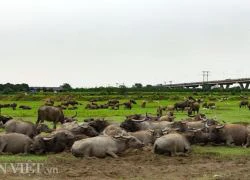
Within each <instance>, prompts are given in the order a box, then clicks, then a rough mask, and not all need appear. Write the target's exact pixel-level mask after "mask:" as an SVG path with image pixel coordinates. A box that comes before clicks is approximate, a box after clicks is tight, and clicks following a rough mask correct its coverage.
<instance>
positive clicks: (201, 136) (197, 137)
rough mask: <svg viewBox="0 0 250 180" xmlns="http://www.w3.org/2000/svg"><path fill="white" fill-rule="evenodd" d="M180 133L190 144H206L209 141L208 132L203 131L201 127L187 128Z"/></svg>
mask: <svg viewBox="0 0 250 180" xmlns="http://www.w3.org/2000/svg"><path fill="white" fill-rule="evenodd" d="M182 135H183V136H185V137H186V138H187V140H188V141H189V143H190V144H200V145H206V144H208V143H209V142H210V139H209V133H208V132H203V129H197V130H188V131H186V132H184V133H182Z"/></svg>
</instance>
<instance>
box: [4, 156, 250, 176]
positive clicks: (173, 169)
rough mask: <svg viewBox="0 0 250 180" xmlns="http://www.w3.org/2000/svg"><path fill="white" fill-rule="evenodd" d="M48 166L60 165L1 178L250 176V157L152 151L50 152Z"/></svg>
mask: <svg viewBox="0 0 250 180" xmlns="http://www.w3.org/2000/svg"><path fill="white" fill-rule="evenodd" d="M45 167H46V168H57V170H58V172H54V173H50V174H49V173H45V172H43V173H35V174H29V175H27V174H26V175H21V174H14V173H13V172H8V173H7V174H5V175H4V174H1V173H0V179H37V180H38V179H47V180H49V179H61V180H62V179H67V180H68V179H84V180H85V179H96V180H105V179H107V180H108V179H118V180H119V179H136V180H137V179H138V180H140V179H149V180H154V179H156V180H160V179H164V180H168V179H169V180H188V179H192V180H193V179H204V180H206V179H218V180H220V179H223V180H224V179H225V180H230V179H232V180H235V179H246V180H249V179H250V157H218V156H215V155H189V156H188V157H166V156H162V155H154V154H152V153H151V152H149V151H136V152H127V153H126V154H123V155H121V156H120V157H119V158H117V159H113V158H111V157H107V158H105V159H95V158H91V159H77V158H74V157H73V156H72V155H71V154H70V153H62V154H59V155H50V156H49V159H48V161H47V162H45Z"/></svg>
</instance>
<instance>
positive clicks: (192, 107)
mask: <svg viewBox="0 0 250 180" xmlns="http://www.w3.org/2000/svg"><path fill="white" fill-rule="evenodd" d="M199 111H200V104H199V103H198V102H194V103H191V104H190V109H189V111H188V112H189V113H188V115H191V114H192V113H197V114H198V113H199Z"/></svg>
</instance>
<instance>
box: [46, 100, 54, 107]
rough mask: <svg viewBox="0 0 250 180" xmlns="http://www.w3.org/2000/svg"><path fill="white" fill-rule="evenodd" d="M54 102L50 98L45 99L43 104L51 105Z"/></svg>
mask: <svg viewBox="0 0 250 180" xmlns="http://www.w3.org/2000/svg"><path fill="white" fill-rule="evenodd" d="M54 103H55V102H54V101H53V100H52V99H46V100H45V103H44V105H45V106H53V105H54Z"/></svg>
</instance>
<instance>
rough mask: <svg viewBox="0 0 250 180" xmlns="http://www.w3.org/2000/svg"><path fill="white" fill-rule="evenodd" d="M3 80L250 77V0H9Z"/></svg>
mask: <svg viewBox="0 0 250 180" xmlns="http://www.w3.org/2000/svg"><path fill="white" fill-rule="evenodd" d="M0 63H1V64H0V67H1V68H0V77H1V78H0V83H6V82H11V83H22V82H24V83H28V84H30V85H31V86H59V85H61V84H63V83H64V82H68V83H70V84H71V85H72V86H73V87H93V86H102V85H104V86H106V85H116V83H119V84H122V83H125V84H126V85H132V84H134V83H136V82H141V83H142V84H144V85H146V84H158V83H162V84H164V82H166V83H169V81H173V83H178V82H192V81H201V80H202V72H201V71H202V70H209V71H210V72H211V74H210V77H209V79H210V80H215V79H227V78H246V77H250V69H249V68H250V1H249V0H67V1H66V0H35V1H34V0H21V1H20V0H5V1H4V0H2V1H1V2H0Z"/></svg>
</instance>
